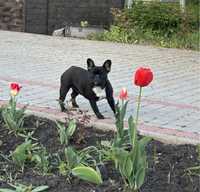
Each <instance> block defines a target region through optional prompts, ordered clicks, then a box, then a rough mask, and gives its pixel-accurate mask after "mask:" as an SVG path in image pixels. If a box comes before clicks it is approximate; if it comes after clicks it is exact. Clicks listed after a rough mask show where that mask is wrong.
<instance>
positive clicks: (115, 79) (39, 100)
mask: <svg viewBox="0 0 200 192" xmlns="http://www.w3.org/2000/svg"><path fill="white" fill-rule="evenodd" d="M88 57H90V58H92V59H94V61H96V64H98V65H101V64H102V63H103V62H104V60H106V59H111V60H112V62H113V65H112V71H111V73H110V75H109V78H110V80H111V82H112V84H113V87H114V92H115V95H118V93H119V90H120V89H121V88H122V87H127V89H128V91H129V99H130V103H129V108H128V114H127V116H129V115H130V114H134V113H135V101H136V96H137V93H138V88H137V87H135V86H133V85H132V74H133V72H134V71H135V70H136V68H138V67H140V66H146V67H151V68H152V70H153V71H154V76H155V78H154V81H153V83H152V84H151V86H149V87H146V88H145V89H144V92H143V99H142V109H141V116H140V120H141V122H142V123H144V125H146V126H149V127H159V128H160V129H165V128H166V129H173V130H180V131H186V132H193V133H197V134H200V116H199V112H200V63H199V61H200V55H199V53H198V52H194V51H186V50H178V49H162V48H156V47H150V46H140V45H124V44H117V43H109V42H96V41H88V40H78V39H68V38H58V37H50V36H43V35H35V34H25V33H16V32H8V31H0V100H7V99H8V96H9V92H8V91H9V90H8V83H9V82H13V81H17V82H19V83H21V84H22V86H23V89H22V92H21V94H20V98H19V103H21V104H24V103H29V104H30V105H31V106H35V107H36V108H37V107H44V108H47V107H48V108H50V109H58V104H57V101H56V99H57V98H58V91H59V78H60V75H61V73H62V72H63V71H64V70H65V69H67V68H68V67H69V66H71V65H77V66H82V67H84V68H85V67H86V59H87V58H88ZM78 103H79V104H80V106H81V108H82V109H88V110H90V106H89V104H88V102H87V101H86V100H85V99H83V98H82V97H79V98H78ZM99 106H100V110H101V111H102V112H103V114H104V115H105V116H107V117H113V116H112V112H111V110H110V108H109V107H108V105H107V103H106V102H105V101H101V102H100V103H99Z"/></svg>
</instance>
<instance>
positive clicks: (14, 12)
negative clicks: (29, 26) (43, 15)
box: [0, 0, 24, 31]
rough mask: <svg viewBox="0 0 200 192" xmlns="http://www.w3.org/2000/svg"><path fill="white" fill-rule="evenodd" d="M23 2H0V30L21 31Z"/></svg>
mask: <svg viewBox="0 0 200 192" xmlns="http://www.w3.org/2000/svg"><path fill="white" fill-rule="evenodd" d="M23 26H24V22H23V0H0V29H2V30H11V31H23V30H24V27H23Z"/></svg>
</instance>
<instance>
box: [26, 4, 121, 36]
mask: <svg viewBox="0 0 200 192" xmlns="http://www.w3.org/2000/svg"><path fill="white" fill-rule="evenodd" d="M123 4H124V0H26V3H25V15H26V17H25V31H26V32H34V33H42V34H51V33H52V32H53V30H55V29H58V28H61V27H63V26H65V25H66V24H70V25H73V26H76V25H77V26H79V25H80V22H81V21H85V20H87V21H88V23H89V25H93V26H94V25H97V26H108V25H109V24H110V22H111V20H112V18H111V14H110V9H111V8H122V7H123Z"/></svg>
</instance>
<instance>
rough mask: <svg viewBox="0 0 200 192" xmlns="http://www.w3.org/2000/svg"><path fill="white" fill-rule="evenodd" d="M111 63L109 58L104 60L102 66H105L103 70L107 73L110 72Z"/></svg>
mask: <svg viewBox="0 0 200 192" xmlns="http://www.w3.org/2000/svg"><path fill="white" fill-rule="evenodd" d="M111 65H112V62H111V60H109V59H108V60H106V61H105V62H104V64H103V67H104V68H105V70H106V72H107V73H109V72H110V70H111Z"/></svg>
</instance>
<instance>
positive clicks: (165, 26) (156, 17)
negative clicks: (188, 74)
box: [89, 1, 199, 50]
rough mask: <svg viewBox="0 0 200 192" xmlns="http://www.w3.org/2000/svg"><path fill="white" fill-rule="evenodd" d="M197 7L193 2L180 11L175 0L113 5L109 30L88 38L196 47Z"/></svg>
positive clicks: (164, 45) (197, 32) (197, 45)
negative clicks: (111, 23) (126, 5)
mask: <svg viewBox="0 0 200 192" xmlns="http://www.w3.org/2000/svg"><path fill="white" fill-rule="evenodd" d="M198 11H199V9H198V6H197V5H196V4H189V5H187V6H186V11H185V12H182V10H181V9H180V5H179V4H178V3H161V2H154V1H153V2H152V1H151V2H135V3H134V5H133V7H132V8H130V9H124V10H119V9H113V10H112V13H113V17H114V23H113V25H112V26H111V27H110V30H109V31H105V32H103V33H101V34H97V35H91V36H89V39H96V40H103V41H114V42H122V43H138V44H154V45H158V46H162V47H175V48H186V49H194V50H198V49H199V43H198V42H199V31H198V29H199V14H198Z"/></svg>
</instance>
